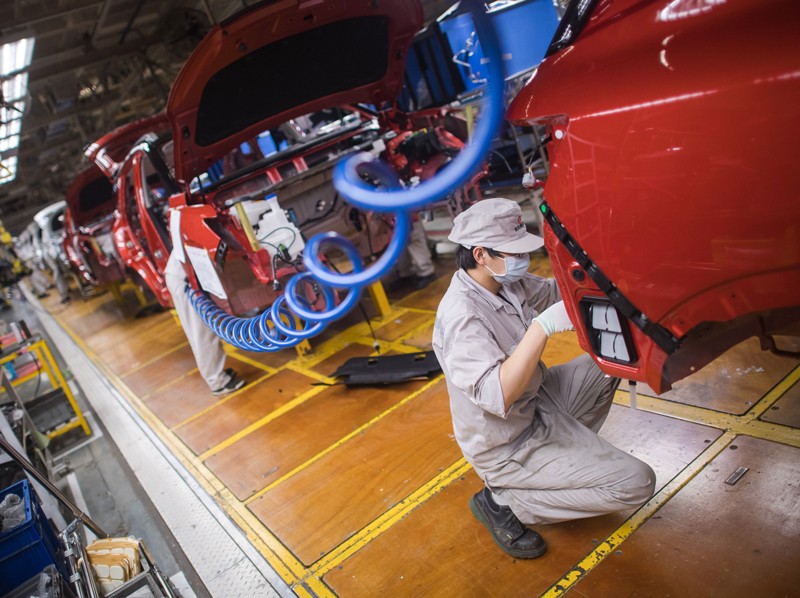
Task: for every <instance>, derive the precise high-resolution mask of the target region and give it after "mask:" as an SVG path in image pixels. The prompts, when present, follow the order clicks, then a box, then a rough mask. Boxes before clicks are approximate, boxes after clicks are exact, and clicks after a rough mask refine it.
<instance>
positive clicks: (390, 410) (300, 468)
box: [244, 376, 442, 504]
mask: <svg viewBox="0 0 800 598" xmlns="http://www.w3.org/2000/svg"><path fill="white" fill-rule="evenodd" d="M441 378H442V376H437V377H436V378H434V379H433V380H431V381H430V382H428V383H427V384H425V385H424V386H422V387H421V388H419V389H418V390H415V391H414V392H412V393H411V394H409V395H407V396H406V397H404V398H403V399H401V400H400V401H398V402H397V403H395V404H394V405H392V406H391V407H389V408H388V409H386V410H385V411H383V412H382V413H379V414H378V415H376V416H375V417H373V418H372V419H371V420H369V421H368V422H366V423H365V424H363V425H362V426H360V427H358V428H356V429H355V430H353V431H352V432H350V433H349V434H347V435H346V436H343V437H342V438H340V439H339V440H337V441H336V442H334V443H333V444H331V445H330V446H328V447H327V448H325V449H324V450H322V451H320V452H318V453H317V454H315V455H314V456H313V457H311V458H310V459H307V460H306V461H304V462H303V463H301V464H300V465H298V466H297V467H295V468H294V469H292V470H291V471H289V472H287V473H285V474H284V475H283V476H281V477H280V478H278V479H277V480H275V481H273V482H272V483H271V484H269V485H267V486H266V487H264V488H262V489H261V490H259V491H258V492H256V493H255V494H253V495H252V496H250V497H249V498H248V499H247V500H245V501H244V502H245V504H250V503H251V502H253V501H254V500H257V499H258V498H260V497H261V496H263V495H264V494H266V493H267V492H269V491H270V490H272V489H273V488H275V487H276V486H278V485H279V484H282V483H283V482H285V481H286V480H287V479H289V478H290V477H292V476H294V475H297V474H298V473H300V472H301V471H303V470H304V469H306V468H308V467H309V466H311V465H312V464H314V463H316V462H317V461H319V460H320V459H322V458H323V457H324V456H325V455H327V454H328V453H330V452H332V451H334V450H336V449H337V448H339V447H340V446H342V445H343V444H344V443H346V442H347V441H348V440H350V439H351V438H354V437H356V436H358V435H360V434H361V433H363V432H364V430H367V429H368V428H371V427H372V426H374V425H375V424H377V423H378V422H379V421H381V420H383V419H384V418H386V416H388V415H390V414H392V413H394V412H395V411H397V410H398V409H400V407H402V406H403V405H405V404H407V403H409V402H410V401H412V400H414V399H415V398H417V397H418V396H419V395H421V394H422V393H423V392H425V391H426V390H428V389H429V388H431V387H432V386H433V385H434V384H436V383H437V382H439V380H440V379H441Z"/></svg>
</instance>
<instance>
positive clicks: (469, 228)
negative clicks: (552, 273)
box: [447, 197, 544, 253]
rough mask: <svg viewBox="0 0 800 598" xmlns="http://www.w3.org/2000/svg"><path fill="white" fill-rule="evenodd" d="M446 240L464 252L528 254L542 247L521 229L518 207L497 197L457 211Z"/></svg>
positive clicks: (539, 238)
mask: <svg viewBox="0 0 800 598" xmlns="http://www.w3.org/2000/svg"><path fill="white" fill-rule="evenodd" d="M447 238H448V239H450V240H451V241H452V242H453V243H458V244H459V245H463V246H464V247H466V248H467V249H472V248H473V247H488V248H489V249H494V250H496V251H502V252H503V253H529V252H531V251H535V250H537V249H539V248H540V247H541V246H542V245H544V239H542V238H541V237H537V236H536V235H532V234H531V233H529V232H528V231H527V229H526V228H525V224H524V223H523V222H522V210H521V209H520V207H519V204H517V202H515V201H512V200H510V199H503V198H500V197H495V198H492V199H482V200H480V201H478V202H477V203H476V204H474V205H472V206H470V207H469V208H468V209H467V210H464V211H463V212H461V213H460V214H459V215H458V216H456V218H455V220H453V230H452V231H450V235H448V237H447Z"/></svg>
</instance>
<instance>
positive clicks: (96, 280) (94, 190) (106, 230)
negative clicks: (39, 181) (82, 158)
mask: <svg viewBox="0 0 800 598" xmlns="http://www.w3.org/2000/svg"><path fill="white" fill-rule="evenodd" d="M66 202H67V209H66V212H65V214H64V230H65V234H64V241H63V245H64V251H65V252H66V255H67V258H68V259H69V261H70V263H71V264H72V267H73V269H74V270H75V271H76V272H77V273H78V276H80V278H81V280H82V281H83V282H84V283H88V284H94V285H102V284H107V283H109V282H116V281H121V280H124V278H125V272H124V268H123V267H122V264H121V261H120V258H119V254H118V253H117V251H116V248H115V247H114V245H113V237H112V233H111V227H112V225H113V222H114V209H115V208H116V196H115V195H114V192H113V188H112V184H111V182H110V181H109V180H108V177H107V176H106V175H105V174H104V173H103V172H102V171H101V170H100V169H99V168H97V167H96V166H91V167H89V168H87V169H86V170H84V171H83V172H81V173H80V174H78V176H76V177H75V179H74V180H73V182H72V184H71V185H70V186H69V188H68V189H67V195H66Z"/></svg>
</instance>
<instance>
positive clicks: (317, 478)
mask: <svg viewBox="0 0 800 598" xmlns="http://www.w3.org/2000/svg"><path fill="white" fill-rule="evenodd" d="M448 416H449V402H448V399H447V390H446V388H445V384H444V381H443V380H440V381H439V382H438V383H437V384H435V385H434V386H433V387H431V388H430V389H428V390H426V391H425V392H423V393H422V394H420V395H419V396H418V397H417V398H416V399H414V400H413V401H410V402H408V403H406V404H405V405H403V406H402V407H400V408H399V409H397V410H396V411H394V412H393V413H391V414H390V415H389V416H387V417H386V418H384V419H383V420H381V421H380V422H378V423H377V424H376V425H375V426H373V427H371V428H369V429H367V430H365V431H364V432H363V433H362V434H359V435H358V436H357V437H356V438H353V439H352V440H351V441H349V442H348V443H346V444H345V445H343V446H340V447H338V448H337V449H336V450H334V451H332V452H330V453H329V454H327V455H326V456H325V457H323V458H322V459H319V460H318V461H317V462H315V463H314V464H313V465H311V466H310V467H308V468H306V469H304V470H303V471H301V472H299V473H298V474H297V475H295V476H293V477H292V478H290V479H288V480H286V481H285V482H283V483H282V484H280V485H279V486H277V487H276V488H274V489H272V490H270V491H269V492H267V493H265V494H263V495H262V496H260V497H259V498H258V500H256V501H253V502H252V503H251V504H250V509H251V510H252V511H253V512H254V513H255V514H256V515H257V516H258V517H259V519H261V520H262V521H263V522H264V524H265V525H266V526H267V527H268V528H269V529H271V530H272V531H273V533H274V534H275V535H276V536H277V537H278V538H279V539H280V540H281V541H282V542H283V543H284V544H285V545H286V546H287V547H288V548H289V549H290V550H291V551H292V552H293V553H294V554H295V555H296V556H297V557H298V558H299V559H300V560H301V561H302V562H303V563H305V564H306V565H310V564H311V563H313V562H314V561H316V560H317V559H318V558H319V557H321V556H323V555H325V554H326V553H328V552H330V551H331V550H332V549H333V548H335V547H336V546H337V545H338V544H340V543H341V542H343V541H344V540H346V539H347V538H348V537H349V536H351V535H352V534H354V533H355V532H357V531H358V530H360V529H361V528H363V527H364V526H366V525H367V524H368V523H369V522H370V521H372V520H374V519H375V518H377V517H378V516H379V515H381V514H382V513H384V512H385V511H386V510H388V509H389V508H391V507H392V506H393V505H395V504H396V503H398V502H399V501H401V500H402V499H403V498H405V497H406V496H408V495H409V494H411V493H412V492H413V491H415V490H417V488H419V487H420V486H422V485H423V484H425V483H426V482H428V481H429V480H431V479H432V478H433V477H434V476H436V475H437V473H439V472H441V471H442V470H443V469H444V468H446V467H448V466H450V465H451V464H452V463H454V462H456V461H457V460H458V459H459V458H460V457H461V453H460V451H459V448H458V445H457V444H456V442H455V440H454V438H453V435H452V426H451V424H450V421H449V417H448Z"/></svg>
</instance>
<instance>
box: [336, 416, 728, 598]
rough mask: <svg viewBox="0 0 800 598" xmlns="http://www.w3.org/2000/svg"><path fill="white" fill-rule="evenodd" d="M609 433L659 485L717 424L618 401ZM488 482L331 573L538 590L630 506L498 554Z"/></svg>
mask: <svg viewBox="0 0 800 598" xmlns="http://www.w3.org/2000/svg"><path fill="white" fill-rule="evenodd" d="M602 435H603V436H604V437H605V438H607V439H608V440H609V441H611V442H612V443H614V444H615V445H616V446H618V447H619V448H621V449H623V450H626V451H627V452H630V453H632V454H634V455H636V456H637V457H639V458H640V459H643V460H645V461H646V462H648V463H650V465H651V466H652V467H653V469H654V470H655V472H656V476H657V487H661V486H663V485H664V484H666V483H667V482H668V481H669V480H670V479H671V478H672V477H674V476H675V475H676V474H677V473H678V472H679V471H680V470H681V469H683V468H684V467H685V466H686V465H687V464H688V463H689V462H690V461H691V460H692V459H693V458H694V457H696V456H697V455H699V454H700V453H701V452H702V451H703V450H705V448H706V447H707V446H708V443H707V442H706V441H707V440H709V439H716V438H717V437H718V436H719V431H718V430H712V429H709V428H707V427H704V426H698V425H696V424H691V423H688V422H680V421H677V420H674V419H669V418H666V417H662V416H658V415H653V414H647V413H644V412H642V411H632V410H630V409H628V408H624V407H619V406H616V405H615V406H614V407H613V408H612V412H611V414H610V415H609V418H608V420H607V422H606V424H605V426H604V427H603V434H602ZM480 488H481V484H480V480H478V478H477V476H475V474H474V473H473V472H470V473H469V474H468V475H466V476H464V479H462V480H460V481H459V482H457V483H455V484H452V485H451V486H450V487H448V488H447V489H445V490H444V491H443V492H441V494H439V495H437V496H434V497H433V498H431V499H430V501H429V503H427V504H425V505H423V507H421V508H419V509H417V510H416V511H414V512H413V513H412V514H411V515H409V516H408V517H407V518H406V519H405V520H403V521H402V522H400V523H398V524H397V525H395V526H394V527H392V529H391V530H390V531H388V532H386V533H385V534H383V535H382V536H381V537H379V538H378V539H376V540H374V541H373V542H371V543H370V544H369V545H368V546H366V547H365V548H363V549H362V550H360V551H359V552H357V553H356V554H355V555H354V556H353V557H351V558H349V559H347V560H346V561H344V562H343V563H341V565H340V566H338V567H334V568H333V569H332V570H331V571H330V573H328V574H327V575H326V576H325V577H324V580H325V581H326V583H328V584H329V585H330V586H331V587H332V588H333V590H334V591H335V592H336V593H337V594H339V595H340V596H364V595H368V589H369V588H382V589H383V590H384V591H386V592H387V593H388V594H389V595H391V596H476V597H478V596H509V597H513V596H536V595H538V594H539V593H540V592H542V591H543V590H546V589H547V588H548V587H550V585H551V584H552V583H553V582H554V581H555V580H557V579H559V578H560V577H561V576H562V575H563V574H564V573H565V572H566V571H567V570H568V569H569V568H570V567H571V566H572V565H574V564H575V562H577V561H578V560H580V559H581V558H582V557H583V556H585V555H586V554H587V553H588V552H589V551H591V550H592V549H593V548H594V547H595V546H596V545H597V543H598V542H599V541H600V540H602V539H603V538H605V537H606V536H607V535H608V534H609V533H611V532H613V531H614V530H615V529H616V528H617V527H619V526H620V525H621V524H622V523H623V522H624V521H625V518H626V516H627V514H629V513H622V514H613V515H607V516H604V517H593V518H589V519H584V520H580V521H571V522H566V523H559V524H554V525H546V526H539V527H537V528H536V529H537V531H539V533H541V534H542V536H543V537H544V538H545V541H547V542H548V546H549V549H548V552H547V553H546V554H545V555H544V556H542V557H541V558H538V559H535V560H531V561H525V560H516V559H511V558H504V559H498V558H497V555H498V548H497V547H496V546H495V544H494V543H493V541H492V539H491V536H490V535H489V533H488V531H487V530H486V528H485V527H483V526H482V525H481V524H480V523H478V521H477V520H476V519H475V518H474V517H473V516H472V514H471V512H470V511H469V507H468V500H469V497H470V496H471V495H472V494H474V493H475V492H477V491H478V490H479V489H480Z"/></svg>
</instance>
